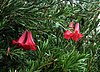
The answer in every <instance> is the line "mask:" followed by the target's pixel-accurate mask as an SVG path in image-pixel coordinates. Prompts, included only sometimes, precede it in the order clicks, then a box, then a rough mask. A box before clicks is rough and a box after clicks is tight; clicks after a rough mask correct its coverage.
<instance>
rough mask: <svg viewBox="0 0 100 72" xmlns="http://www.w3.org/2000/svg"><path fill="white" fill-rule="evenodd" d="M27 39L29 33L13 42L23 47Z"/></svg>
mask: <svg viewBox="0 0 100 72" xmlns="http://www.w3.org/2000/svg"><path fill="white" fill-rule="evenodd" d="M26 37H27V31H25V32H24V33H23V34H22V35H21V37H20V38H19V39H17V40H12V44H16V45H17V46H19V47H20V46H22V44H24V42H25V40H26Z"/></svg>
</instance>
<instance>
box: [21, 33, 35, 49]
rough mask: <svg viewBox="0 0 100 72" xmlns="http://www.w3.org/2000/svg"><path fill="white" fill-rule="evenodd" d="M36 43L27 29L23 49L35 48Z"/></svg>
mask: <svg viewBox="0 0 100 72" xmlns="http://www.w3.org/2000/svg"><path fill="white" fill-rule="evenodd" d="M35 46H36V44H35V42H34V40H33V38H32V33H31V32H30V31H28V34H27V39H26V42H25V43H24V44H23V45H22V47H23V49H24V50H36V48H35Z"/></svg>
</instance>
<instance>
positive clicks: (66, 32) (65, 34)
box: [64, 30, 72, 40]
mask: <svg viewBox="0 0 100 72" xmlns="http://www.w3.org/2000/svg"><path fill="white" fill-rule="evenodd" d="M71 36H72V32H71V31H70V30H66V31H65V32H64V38H65V39H67V40H69V39H70V38H71Z"/></svg>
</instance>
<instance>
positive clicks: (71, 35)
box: [64, 22, 83, 42]
mask: <svg viewBox="0 0 100 72" xmlns="http://www.w3.org/2000/svg"><path fill="white" fill-rule="evenodd" d="M73 24H74V23H73V22H71V23H70V25H69V28H73V29H74V25H73ZM82 37H83V34H81V33H80V28H79V23H76V26H75V29H74V31H71V30H70V29H69V30H66V31H65V32H64V38H65V39H67V40H69V39H72V40H74V41H76V42H77V41H78V40H79V39H81V38H82Z"/></svg>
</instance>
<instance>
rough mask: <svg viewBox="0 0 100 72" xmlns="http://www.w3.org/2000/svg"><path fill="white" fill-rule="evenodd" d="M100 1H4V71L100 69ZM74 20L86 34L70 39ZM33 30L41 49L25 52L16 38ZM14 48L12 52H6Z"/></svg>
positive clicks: (0, 63) (0, 58) (0, 54)
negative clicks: (68, 33)
mask: <svg viewBox="0 0 100 72" xmlns="http://www.w3.org/2000/svg"><path fill="white" fill-rule="evenodd" d="M99 4H100V2H99V0H88V1H87V0H80V1H79V3H74V1H73V0H69V1H67V0H0V72H7V71H9V72H15V71H17V72H33V71H34V72H99V71H100V69H99V65H100V63H99V57H100V54H99V48H100V44H99V42H100V38H99V37H100V33H99V32H97V30H96V28H97V26H98V23H99V19H98V15H99V12H100V8H99ZM71 21H74V22H75V23H77V22H79V23H80V32H81V33H82V34H84V37H83V38H82V39H81V40H79V41H78V42H77V43H75V42H74V41H72V40H70V41H66V40H65V39H64V38H63V33H64V31H65V30H66V29H67V28H68V25H69V23H70V22H71ZM26 29H28V30H30V31H31V32H32V34H33V38H34V41H35V42H36V44H37V48H38V50H37V51H24V50H22V49H19V48H17V47H16V46H13V45H12V43H11V42H12V40H13V39H17V38H18V37H20V36H21V34H22V33H23V31H24V30H26ZM8 47H10V52H9V55H8V56H7V55H6V51H7V48H8Z"/></svg>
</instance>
